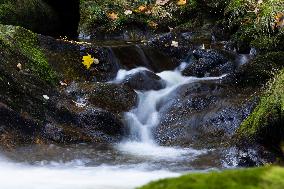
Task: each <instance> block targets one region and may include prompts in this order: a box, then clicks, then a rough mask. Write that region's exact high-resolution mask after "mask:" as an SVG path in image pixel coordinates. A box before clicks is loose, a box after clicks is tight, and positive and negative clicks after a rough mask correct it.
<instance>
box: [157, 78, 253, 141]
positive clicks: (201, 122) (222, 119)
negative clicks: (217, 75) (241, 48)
mask: <svg viewBox="0 0 284 189" xmlns="http://www.w3.org/2000/svg"><path fill="white" fill-rule="evenodd" d="M171 95H172V96H170V97H171V98H170V99H171V100H168V101H167V102H166V103H165V104H164V105H161V107H160V113H161V120H162V121H161V123H160V125H159V126H158V127H157V128H156V130H155V138H156V140H157V141H158V142H159V143H161V144H164V145H179V146H188V145H190V146H198V147H212V146H216V145H217V146H219V145H222V144H224V143H226V142H227V140H228V139H229V138H230V137H232V136H233V135H234V133H235V131H236V129H237V128H238V127H239V126H240V124H241V122H242V121H243V120H244V119H245V118H246V117H247V116H248V114H249V113H250V112H251V111H252V108H253V107H254V104H253V103H249V102H246V100H245V99H246V97H247V95H248V94H245V93H244V94H241V93H236V92H234V90H232V89H230V88H228V87H226V86H223V85H220V84H218V83H216V81H206V82H205V81H204V82H200V83H191V84H186V85H183V86H181V87H179V88H178V89H177V91H176V92H174V93H173V94H171ZM167 99H169V98H167Z"/></svg>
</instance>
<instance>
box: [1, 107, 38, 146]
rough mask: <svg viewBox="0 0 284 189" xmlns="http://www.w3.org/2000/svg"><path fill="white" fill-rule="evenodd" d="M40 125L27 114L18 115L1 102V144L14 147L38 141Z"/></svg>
mask: <svg viewBox="0 0 284 189" xmlns="http://www.w3.org/2000/svg"><path fill="white" fill-rule="evenodd" d="M38 134H39V124H38V123H37V122H36V121H35V120H33V119H32V118H31V117H29V116H28V115H26V114H25V113H22V114H20V113H18V112H16V111H14V110H12V109H11V108H9V107H8V106H7V105H6V104H4V103H2V102H0V142H1V146H2V147H7V148H10V147H13V146H16V145H23V144H27V143H31V142H35V141H36V137H37V135H38Z"/></svg>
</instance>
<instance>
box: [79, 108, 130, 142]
mask: <svg viewBox="0 0 284 189" xmlns="http://www.w3.org/2000/svg"><path fill="white" fill-rule="evenodd" d="M76 122H77V124H76V125H79V126H80V127H81V128H82V130H83V132H84V133H85V134H86V135H87V136H90V137H91V138H93V139H94V140H96V141H100V142H101V141H104V142H114V141H116V142H117V141H119V140H121V139H122V137H123V136H124V135H125V134H126V133H127V130H126V127H124V126H123V124H122V122H121V121H120V120H119V119H117V118H116V116H115V115H114V114H112V113H110V112H108V111H105V110H101V109H95V108H88V109H87V110H84V111H82V112H80V113H79V114H78V115H77V116H76Z"/></svg>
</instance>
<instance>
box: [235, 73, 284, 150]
mask: <svg viewBox="0 0 284 189" xmlns="http://www.w3.org/2000/svg"><path fill="white" fill-rule="evenodd" d="M283 117H284V70H282V71H280V73H279V74H278V75H277V76H275V78H274V79H273V81H271V83H270V84H269V88H268V89H267V90H266V92H265V93H264V95H263V96H262V97H261V99H260V102H259V104H258V106H257V107H256V108H255V110H254V111H253V113H252V114H251V115H250V116H249V117H248V118H247V119H246V120H245V121H244V122H243V123H242V125H241V126H240V128H239V129H238V131H237V135H238V136H239V137H241V138H249V139H256V140H260V141H264V142H269V143H276V144H279V143H280V141H281V140H282V139H283V135H282V133H283V132H284V127H283V126H284V120H283Z"/></svg>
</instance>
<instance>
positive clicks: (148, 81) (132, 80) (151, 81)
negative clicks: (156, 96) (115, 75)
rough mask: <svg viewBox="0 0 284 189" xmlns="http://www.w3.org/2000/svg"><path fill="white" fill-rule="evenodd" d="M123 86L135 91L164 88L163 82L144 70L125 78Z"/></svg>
mask: <svg viewBox="0 0 284 189" xmlns="http://www.w3.org/2000/svg"><path fill="white" fill-rule="evenodd" d="M122 84H123V85H127V86H129V87H130V88H132V89H135V90H145V91H148V90H160V89H162V88H164V87H165V82H163V80H162V79H161V78H160V77H159V76H157V75H156V74H155V73H153V72H150V71H147V70H144V71H140V72H136V73H134V74H131V75H129V76H127V77H126V78H125V79H124V80H123V81H122Z"/></svg>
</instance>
